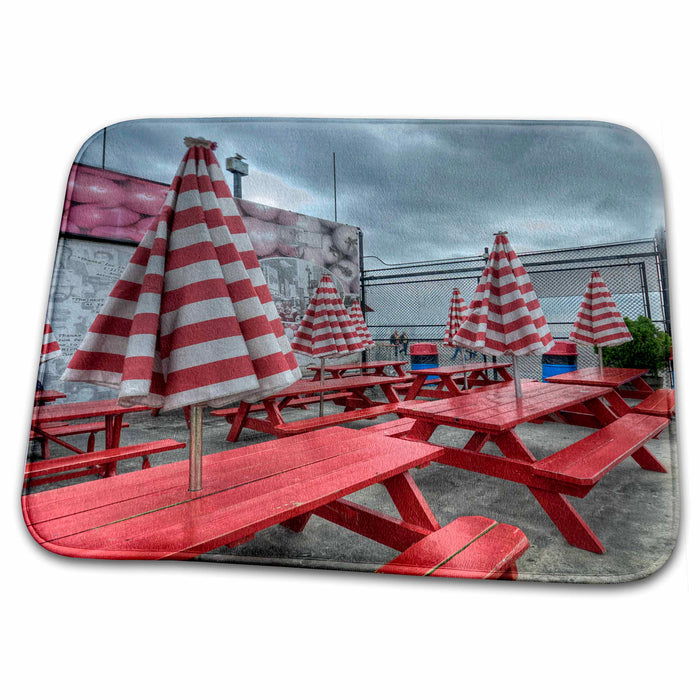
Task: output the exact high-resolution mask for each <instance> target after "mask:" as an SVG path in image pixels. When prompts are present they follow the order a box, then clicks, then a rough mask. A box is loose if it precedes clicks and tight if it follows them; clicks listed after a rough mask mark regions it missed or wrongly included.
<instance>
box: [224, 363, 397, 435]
mask: <svg viewBox="0 0 700 700" xmlns="http://www.w3.org/2000/svg"><path fill="white" fill-rule="evenodd" d="M403 381H404V378H403V377H385V376H383V375H376V374H362V375H358V376H352V377H341V378H340V379H324V380H323V381H314V380H310V379H302V380H300V381H298V382H295V383H294V384H292V385H291V386H289V387H287V388H286V389H284V390H283V391H279V392H277V393H275V394H273V395H272V396H268V397H267V398H266V399H263V401H262V402H261V403H259V404H249V403H246V402H245V401H241V403H240V405H239V406H237V407H235V408H222V409H218V410H216V411H212V412H211V415H213V416H223V417H225V418H226V420H227V421H228V422H229V423H230V424H231V429H230V430H229V434H228V436H227V438H226V439H227V440H228V441H229V442H236V440H237V439H238V436H239V435H240V434H241V430H242V429H243V428H250V429H251V430H259V431H261V432H264V433H270V434H271V435H277V436H278V437H282V436H285V435H291V434H294V433H299V432H306V431H309V430H316V429H318V428H325V427H329V426H331V425H339V424H341V423H348V422H350V421H353V420H360V419H364V418H376V417H377V416H380V415H383V414H385V413H391V412H393V411H392V407H393V406H394V405H395V404H397V403H399V402H400V401H401V399H400V398H399V396H398V394H397V393H396V392H395V391H394V388H393V385H394V384H397V383H399V382H403ZM373 387H379V388H380V389H381V390H382V392H383V393H384V396H385V397H386V400H387V403H383V402H379V401H373V400H372V399H369V398H368V397H367V396H365V392H366V391H367V390H368V389H371V388H373ZM322 393H323V394H324V395H326V397H327V399H328V401H333V402H336V403H340V404H342V405H344V406H345V412H344V413H341V414H337V413H336V414H331V415H328V416H323V417H319V418H309V419H306V420H298V421H293V422H289V423H287V422H285V420H284V418H283V417H282V410H283V409H284V408H286V407H287V406H290V405H295V404H294V402H295V401H297V402H298V401H304V400H306V399H307V398H308V397H313V400H317V398H316V397H318V395H320V394H322ZM261 411H264V412H265V413H266V418H256V417H253V416H252V415H251V413H256V412H258V413H259V412H261Z"/></svg>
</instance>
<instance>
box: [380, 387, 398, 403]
mask: <svg viewBox="0 0 700 700" xmlns="http://www.w3.org/2000/svg"><path fill="white" fill-rule="evenodd" d="M382 391H383V392H384V396H386V400H387V401H388V402H389V403H399V402H400V401H401V399H400V398H399V395H398V394H397V393H396V389H394V387H393V386H392V385H391V384H382Z"/></svg>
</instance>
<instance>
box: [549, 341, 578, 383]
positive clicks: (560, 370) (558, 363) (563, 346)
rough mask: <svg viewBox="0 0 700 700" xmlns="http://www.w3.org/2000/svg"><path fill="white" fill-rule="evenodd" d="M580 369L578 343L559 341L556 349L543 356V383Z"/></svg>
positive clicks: (555, 344) (555, 345) (555, 346)
mask: <svg viewBox="0 0 700 700" xmlns="http://www.w3.org/2000/svg"><path fill="white" fill-rule="evenodd" d="M577 369H578V350H577V349H576V343H572V342H571V341H569V340H558V341H557V342H556V343H554V347H553V348H552V349H551V350H550V351H549V352H548V353H546V354H544V355H542V381H543V382H546V381H547V379H548V378H549V377H554V376H555V375H557V374H564V373H566V372H574V371H575V370H577Z"/></svg>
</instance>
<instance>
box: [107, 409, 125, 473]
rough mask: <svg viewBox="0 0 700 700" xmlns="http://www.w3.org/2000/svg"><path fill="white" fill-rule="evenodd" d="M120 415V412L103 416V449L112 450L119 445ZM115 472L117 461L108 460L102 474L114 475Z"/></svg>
mask: <svg viewBox="0 0 700 700" xmlns="http://www.w3.org/2000/svg"><path fill="white" fill-rule="evenodd" d="M122 417H123V415H122V414H121V413H120V414H119V415H116V416H105V449H106V450H112V449H116V448H117V447H119V441H120V439H121V434H122ZM116 473H117V463H116V462H108V463H107V464H105V465H104V472H103V475H104V476H115V475H116Z"/></svg>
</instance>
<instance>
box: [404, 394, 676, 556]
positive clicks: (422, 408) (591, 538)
mask: <svg viewBox="0 0 700 700" xmlns="http://www.w3.org/2000/svg"><path fill="white" fill-rule="evenodd" d="M522 392H523V396H522V398H521V399H516V397H515V393H514V389H513V384H512V383H510V382H508V383H504V384H496V385H491V386H489V387H479V388H476V389H473V390H472V391H470V392H468V393H465V394H462V395H460V396H455V397H453V398H449V399H443V400H440V401H433V402H422V403H421V404H416V403H415V402H414V403H412V404H410V405H406V404H401V405H399V406H397V407H396V412H397V413H398V414H399V415H400V416H407V417H410V418H414V419H415V423H414V424H413V426H412V427H411V428H410V430H408V432H406V433H405V435H404V436H403V437H404V438H405V439H408V440H419V441H422V442H427V441H428V440H429V439H430V437H431V436H432V434H433V432H434V431H435V429H436V428H437V427H438V426H440V425H446V426H450V427H452V428H459V429H462V430H469V431H473V434H472V435H471V437H470V438H469V439H468V441H467V442H466V445H465V447H464V448H461V449H460V448H454V447H445V448H444V449H445V451H444V453H443V456H442V457H441V458H440V460H439V461H440V462H443V463H444V464H448V465H451V466H454V467H459V468H460V469H465V470H467V471H473V472H477V473H480V474H487V475H490V476H495V477H498V478H501V479H507V480H508V481H514V482H516V483H521V484H524V485H525V486H527V487H528V489H529V490H530V492H531V493H532V494H533V495H534V496H535V498H536V499H537V501H538V502H539V503H540V505H541V506H542V508H543V509H544V510H545V512H546V513H547V514H548V515H549V517H550V519H551V520H552V521H553V522H554V524H555V525H556V527H557V528H558V529H559V531H560V532H561V533H562V535H563V536H564V538H565V539H566V540H567V542H569V544H571V545H573V546H575V547H580V548H582V549H586V550H589V551H591V552H598V553H602V552H604V551H605V548H604V547H603V545H602V543H601V542H600V540H598V538H597V537H596V536H595V534H594V533H593V531H592V530H591V529H590V528H589V527H588V525H587V524H586V523H585V521H584V520H583V518H582V517H581V516H580V515H579V514H578V513H577V512H576V510H575V509H574V508H573V506H572V505H571V503H570V502H569V501H568V500H567V498H566V496H575V497H578V498H583V497H584V496H586V495H587V494H588V493H589V492H590V491H591V489H592V488H593V487H594V486H595V485H596V484H597V483H598V481H599V480H600V479H601V478H602V477H603V476H604V475H605V474H606V473H607V472H608V471H609V470H610V469H612V468H613V467H614V466H616V465H617V464H619V463H620V462H622V461H623V460H624V459H626V458H627V457H629V456H630V455H631V456H632V457H633V458H634V459H635V460H636V462H637V463H638V464H639V465H640V466H641V467H642V468H644V469H648V470H651V471H658V472H665V471H666V469H665V468H664V466H663V465H662V464H661V463H660V462H659V461H658V460H657V459H656V457H654V456H653V455H652V454H651V453H650V452H649V451H648V450H647V449H646V448H645V447H644V444H645V443H646V442H647V441H648V440H650V439H651V438H653V437H655V436H656V435H658V434H659V433H660V432H661V431H662V430H663V429H664V428H665V427H666V425H668V423H669V421H668V419H667V418H663V417H659V416H651V415H642V414H633V413H629V414H627V415H625V416H623V417H619V416H618V415H617V414H616V413H615V412H614V410H612V409H611V408H610V407H609V406H607V405H606V404H605V403H604V402H603V401H602V399H603V398H606V397H609V395H610V394H611V393H612V392H613V389H612V388H611V387H604V386H603V387H596V386H584V385H563V384H551V383H540V382H523V384H522ZM580 404H582V405H584V406H585V407H586V409H587V410H588V411H590V413H592V414H593V415H594V416H595V417H596V418H597V420H598V421H599V425H601V426H603V427H602V428H600V429H598V430H597V431H596V432H594V433H592V434H591V435H588V436H586V437H585V438H583V439H582V440H579V441H578V442H576V443H574V444H573V445H570V446H568V447H565V448H564V449H562V450H559V451H557V452H555V453H554V454H552V455H550V456H548V457H545V458H544V459H539V460H538V459H537V458H536V457H535V456H534V455H533V454H532V452H530V450H529V449H528V448H527V446H526V445H525V444H524V443H523V441H522V439H521V438H520V437H519V436H518V435H517V434H516V432H515V430H514V428H515V427H516V426H518V425H520V424H522V423H527V422H530V421H538V420H540V419H542V418H543V417H546V416H550V415H552V414H554V415H555V416H556V415H557V414H558V413H559V412H560V411H565V410H566V409H567V408H569V407H571V406H575V405H580ZM487 442H492V443H494V444H495V445H496V446H497V447H498V448H499V450H500V451H501V453H502V454H503V457H497V456H492V455H488V454H483V453H482V452H481V450H482V448H483V447H484V445H486V443H487Z"/></svg>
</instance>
